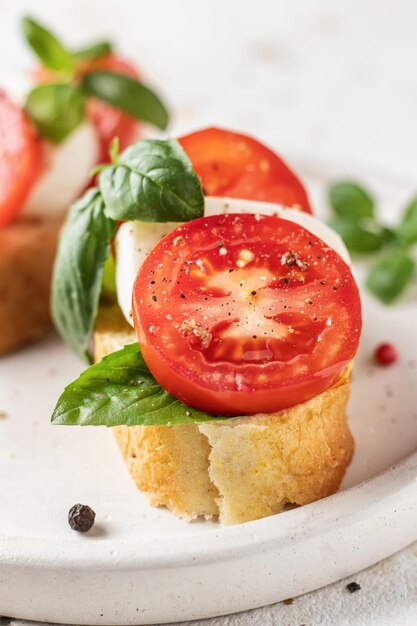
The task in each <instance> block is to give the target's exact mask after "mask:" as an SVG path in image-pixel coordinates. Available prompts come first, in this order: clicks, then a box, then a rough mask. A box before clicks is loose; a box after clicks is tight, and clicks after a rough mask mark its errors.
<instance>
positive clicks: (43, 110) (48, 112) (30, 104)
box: [25, 83, 85, 143]
mask: <svg viewBox="0 0 417 626" xmlns="http://www.w3.org/2000/svg"><path fill="white" fill-rule="evenodd" d="M25 108H26V113H27V114H28V116H29V118H30V119H31V120H32V122H33V124H34V125H35V126H36V128H37V130H38V132H39V134H40V135H41V136H42V137H44V138H45V139H49V141H53V142H54V143H60V142H61V141H63V140H64V139H66V137H68V135H69V134H70V133H72V131H73V130H75V129H76V128H77V126H79V125H80V124H81V123H82V122H83V120H84V118H85V99H84V95H83V93H82V91H80V89H78V88H77V87H73V86H72V85H69V84H65V83H58V84H52V83H49V84H46V85H40V86H39V87H35V88H34V89H32V91H31V92H30V93H29V94H28V97H27V100H26V107H25Z"/></svg>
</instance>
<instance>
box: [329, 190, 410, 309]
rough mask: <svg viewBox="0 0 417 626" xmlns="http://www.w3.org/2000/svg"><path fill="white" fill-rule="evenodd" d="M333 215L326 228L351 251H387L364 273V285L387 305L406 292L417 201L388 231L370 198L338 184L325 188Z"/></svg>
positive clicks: (365, 191) (362, 252)
mask: <svg viewBox="0 0 417 626" xmlns="http://www.w3.org/2000/svg"><path fill="white" fill-rule="evenodd" d="M329 203H330V206H331V208H332V211H333V213H334V218H333V219H332V221H331V222H330V225H331V226H332V227H333V228H334V229H335V230H336V231H337V232H338V233H339V235H340V236H341V237H342V239H343V240H344V242H345V244H346V246H347V248H348V249H349V250H350V251H351V252H354V253H355V252H356V253H361V254H372V253H375V252H378V251H380V250H384V249H387V252H386V253H385V254H384V255H383V256H382V257H381V258H380V259H379V260H378V261H377V262H376V263H375V264H374V265H372V266H371V268H370V269H369V271H368V277H367V280H366V285H367V287H368V289H369V291H371V293H372V294H373V295H374V296H376V297H377V298H378V299H379V300H381V302H383V303H384V304H391V303H393V302H394V301H395V300H397V298H399V297H400V295H401V294H402V293H403V292H404V291H405V290H406V288H407V287H408V286H409V285H410V283H411V282H412V280H413V278H414V277H415V273H416V263H415V261H414V258H413V251H412V246H413V245H415V244H417V198H415V199H413V200H412V202H410V204H409V205H408V206H407V208H406V209H405V211H404V213H403V215H402V217H401V220H400V223H399V224H398V225H397V226H396V227H394V228H388V227H387V226H386V225H385V224H384V223H382V222H381V221H380V220H379V218H378V215H377V213H376V207H375V202H374V200H373V198H372V195H371V194H370V193H369V192H368V191H367V190H366V189H364V188H363V187H362V186H360V185H358V184H357V183H353V182H350V181H342V182H338V183H335V184H334V185H332V186H331V187H330V189H329Z"/></svg>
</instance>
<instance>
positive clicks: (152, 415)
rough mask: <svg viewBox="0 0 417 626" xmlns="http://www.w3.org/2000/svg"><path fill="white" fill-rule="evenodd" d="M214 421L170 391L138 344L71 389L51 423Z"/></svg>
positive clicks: (89, 371)
mask: <svg viewBox="0 0 417 626" xmlns="http://www.w3.org/2000/svg"><path fill="white" fill-rule="evenodd" d="M213 419H216V418H215V417H213V415H209V414H208V413H203V412H202V411H198V410H197V409H192V408H190V407H188V406H186V405H185V404H182V402H180V401H179V400H177V399H176V398H174V397H173V396H171V395H170V394H169V393H168V392H167V391H165V389H163V388H162V387H161V386H160V385H159V384H158V383H157V381H156V380H155V378H154V377H153V376H152V374H151V373H150V371H149V369H148V368H147V366H146V363H145V361H144V360H143V357H142V354H141V351H140V349H139V346H138V344H137V343H134V344H131V345H128V346H125V347H124V348H123V349H122V350H118V351H117V352H113V353H112V354H109V355H108V356H106V357H104V358H103V359H102V361H100V363H96V364H95V365H92V366H91V367H89V368H88V369H87V370H85V371H84V372H83V373H82V374H81V375H80V377H79V378H78V379H77V380H75V381H74V382H73V383H71V384H70V385H68V386H67V387H66V388H65V390H64V392H63V393H62V395H61V397H60V398H59V400H58V403H57V405H56V407H55V410H54V412H53V414H52V418H51V421H52V423H53V424H59V425H66V426H73V425H78V426H120V425H125V426H158V425H164V426H176V425H179V424H192V423H195V422H205V421H210V420H213Z"/></svg>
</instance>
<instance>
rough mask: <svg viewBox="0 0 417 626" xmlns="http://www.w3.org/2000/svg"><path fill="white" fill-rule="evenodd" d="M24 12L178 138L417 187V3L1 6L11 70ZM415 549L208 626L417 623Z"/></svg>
mask: <svg viewBox="0 0 417 626" xmlns="http://www.w3.org/2000/svg"><path fill="white" fill-rule="evenodd" d="M22 13H30V14H33V15H34V16H35V17H38V18H40V19H42V20H44V21H45V22H46V23H47V24H49V25H50V26H51V27H53V28H55V29H56V30H57V31H58V32H59V33H60V34H61V35H62V37H63V38H65V41H66V42H67V43H68V45H73V46H77V45H79V44H83V43H88V42H89V41H90V40H91V38H94V37H97V38H100V39H101V38H103V37H108V38H110V39H111V40H113V41H114V42H117V44H118V47H119V49H120V51H121V52H122V53H123V54H124V55H125V56H127V57H129V58H131V59H132V60H134V61H136V62H137V63H138V65H139V66H140V67H141V68H142V75H144V76H145V77H146V79H147V81H148V82H150V83H151V84H153V85H154V86H155V87H157V88H158V90H159V91H160V93H161V94H163V95H164V96H165V97H166V99H167V101H168V103H169V104H170V105H171V107H172V109H173V112H174V116H173V124H172V132H173V133H177V132H187V131H189V130H193V129H195V128H197V127H201V126H204V125H223V126H229V127H232V128H235V129H239V130H242V131H247V132H248V133H251V134H253V135H255V136H258V137H259V138H261V139H263V140H264V141H266V142H268V143H269V144H271V145H272V146H273V147H275V148H276V149H277V150H278V151H279V152H280V153H282V154H283V155H290V158H291V159H295V160H297V158H301V160H319V161H326V160H332V161H333V160H337V161H339V162H340V161H343V162H346V163H347V168H346V173H347V174H348V173H349V167H350V166H349V164H352V166H351V167H352V170H353V169H354V170H355V172H358V171H359V172H360V171H361V169H360V168H361V167H362V166H363V169H364V171H366V170H380V171H382V172H383V173H385V172H386V173H387V175H389V176H395V177H397V178H399V179H400V180H401V179H404V180H405V181H408V186H411V187H412V186H413V185H414V184H415V188H416V189H417V158H416V147H417V123H416V118H417V106H416V103H417V2H416V1H413V0H385V1H384V0H379V1H378V0H368V1H364V0H362V1H359V0H333V1H325V0H314V1H313V0H286V1H285V0H269V1H268V0H256V1H254V2H245V1H244V0H240V1H231V0H229V1H227V0H210V1H207V0H165V1H163V0H159V2H155V1H153V2H152V0H147V1H146V2H144V1H142V0H96V1H95V2H93V1H91V0H71V1H69V0H65V1H59V0H49V1H47V0H37V1H36V2H35V1H33V0H32V1H31V2H30V1H26V2H24V1H21V0H0V71H10V70H11V71H14V70H23V69H24V68H28V67H29V66H30V64H31V56H30V54H29V53H28V51H27V50H26V49H25V47H24V45H23V44H22V40H21V38H20V34H19V28H18V16H19V15H21V14H22ZM358 163H359V164H360V165H359V168H358V165H357V164H358ZM376 191H377V190H376ZM415 550H417V546H414V547H412V548H409V549H407V550H406V551H404V552H403V553H402V554H401V555H400V556H397V557H394V559H390V560H389V561H387V562H385V563H384V564H382V565H379V566H376V568H373V569H372V570H371V571H370V572H368V573H362V574H360V575H358V577H357V580H359V581H360V582H361V583H362V586H363V589H362V591H361V592H359V593H357V594H355V595H352V596H350V595H347V594H346V592H345V590H344V584H345V583H337V584H336V585H333V586H332V587H329V588H327V589H325V590H322V591H319V592H316V593H314V594H310V595H309V596H306V597H304V598H302V599H299V600H296V601H295V602H294V604H293V605H292V606H284V605H282V604H281V605H277V606H276V607H272V608H268V609H264V610H260V611H254V612H252V613H249V614H244V615H241V616H236V617H229V618H226V619H223V618H221V619H218V620H209V621H207V624H214V623H215V624H216V625H222V624H225V623H226V622H227V623H228V624H233V626H238V625H239V626H243V625H246V624H252V623H253V624H259V625H262V626H267V625H269V624H271V625H272V624H283V625H284V624H285V626H287V625H289V626H293V625H294V626H296V625H299V624H303V623H305V624H306V625H308V626H316V625H318V624H325V625H330V624H331V625H337V626H345V625H346V626H350V625H351V626H365V625H366V626H372V625H375V626H377V625H378V626H384V625H387V626H388V625H389V626H397V625H398V626H400V625H401V626H406V625H409V626H411V625H413V624H417V573H416V572H417V558H416V556H415V554H414V552H415ZM283 567H285V564H283ZM399 581H401V585H400V589H401V591H400V592H398V582H399Z"/></svg>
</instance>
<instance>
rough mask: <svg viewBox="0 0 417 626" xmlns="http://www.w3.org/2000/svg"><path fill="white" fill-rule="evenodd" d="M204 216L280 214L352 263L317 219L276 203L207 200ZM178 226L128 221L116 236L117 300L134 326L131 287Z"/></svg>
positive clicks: (223, 199) (334, 234)
mask: <svg viewBox="0 0 417 626" xmlns="http://www.w3.org/2000/svg"><path fill="white" fill-rule="evenodd" d="M204 213H205V215H206V216H208V215H219V214H224V213H255V214H260V215H278V216H279V217H282V218H283V219H286V220H289V221H291V222H294V223H296V224H299V225H300V226H303V228H305V229H306V230H308V231H309V232H311V233H312V234H313V235H315V236H316V237H319V239H321V240H322V241H324V243H326V244H327V245H328V246H329V247H330V248H333V250H335V251H336V252H337V253H338V254H339V256H341V257H342V259H343V260H344V261H345V262H346V263H348V264H350V257H349V253H348V251H347V249H346V246H345V244H344V243H343V241H342V239H341V238H340V237H339V235H338V234H337V233H335V232H334V230H332V229H331V228H329V226H327V225H326V224H324V223H323V222H321V221H320V220H318V219H317V218H315V217H313V216H312V215H309V214H307V213H302V212H301V211H297V210H296V209H287V208H285V207H282V206H280V205H277V204H270V203H266V202H254V201H251V200H235V199H225V198H206V204H205V210H204ZM177 226H179V224H178V223H174V222H169V223H166V224H157V223H148V222H125V223H124V224H122V226H121V227H120V228H119V231H118V233H117V237H116V290H117V300H118V302H119V306H120V308H121V310H122V312H123V315H124V316H125V318H126V320H127V321H128V322H129V324H131V325H132V326H133V321H132V316H131V308H132V305H131V303H132V288H133V283H134V281H135V278H136V274H137V273H138V271H139V269H140V267H141V265H142V263H143V262H144V260H145V258H146V256H147V255H148V254H149V252H150V251H151V250H152V248H153V247H154V246H155V245H156V244H157V243H158V241H159V240H160V239H161V238H162V237H164V236H165V235H167V234H168V233H169V232H170V231H171V230H173V229H174V228H176V227H177Z"/></svg>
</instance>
